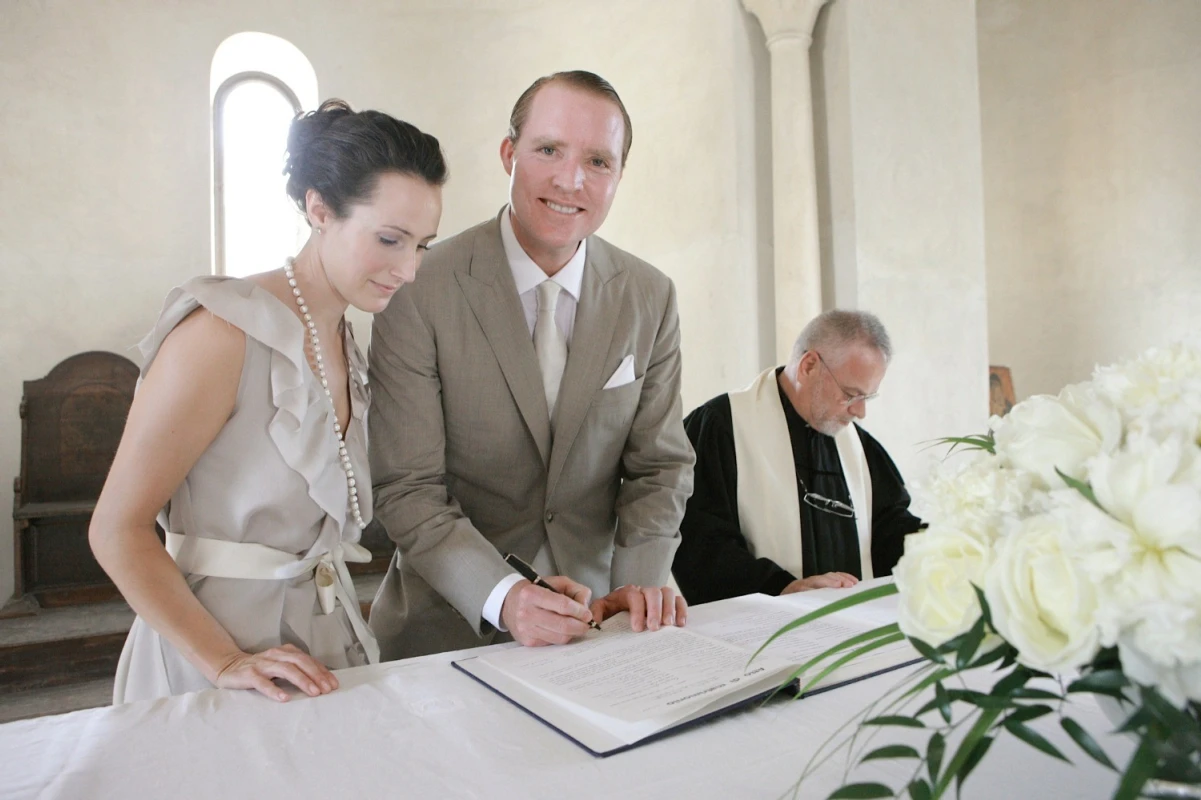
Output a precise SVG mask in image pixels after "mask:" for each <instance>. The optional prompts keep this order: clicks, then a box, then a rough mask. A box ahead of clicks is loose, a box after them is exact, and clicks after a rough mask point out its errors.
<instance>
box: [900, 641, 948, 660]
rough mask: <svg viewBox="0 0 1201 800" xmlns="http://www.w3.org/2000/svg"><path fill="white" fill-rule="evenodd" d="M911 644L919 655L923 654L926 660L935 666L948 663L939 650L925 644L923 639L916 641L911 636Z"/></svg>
mask: <svg viewBox="0 0 1201 800" xmlns="http://www.w3.org/2000/svg"><path fill="white" fill-rule="evenodd" d="M909 644H911V645H913V648H914V649H915V650H917V651H918V652H919V653H921V654H922V655H923V656H924V657H925V658H926V660H927V661H933V662H934V663H935V664H945V663H947V662H946V661H944V660H943V658H942V656H940V655H939V654H938V651H937V650H935V649H934V648H933V647H931V646H930V645H928V644H926V643H925V642H923V641H922V640H921V639H915V638H913V637H912V636H910V637H909Z"/></svg>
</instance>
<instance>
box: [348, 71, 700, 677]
mask: <svg viewBox="0 0 1201 800" xmlns="http://www.w3.org/2000/svg"><path fill="white" fill-rule="evenodd" d="M631 138H632V131H631V128H630V119H629V116H628V114H627V113H626V110H625V107H624V105H623V104H622V102H621V99H620V98H619V97H618V96H617V92H616V91H615V90H614V89H613V87H612V86H611V85H610V84H609V83H608V82H607V81H605V80H604V79H603V78H600V77H599V76H597V75H594V74H592V73H589V72H581V71H577V72H562V73H556V74H554V75H550V76H548V77H545V78H541V79H539V80H538V81H536V82H535V83H534V84H533V85H532V86H531V87H530V88H529V89H527V90H526V91H525V93H524V94H522V96H521V97H520V98H519V99H518V101H517V104H516V105H515V106H514V108H513V113H512V117H511V119H510V126H509V133H508V136H507V137H506V138H505V139H504V140H503V141H502V142H501V146H500V156H501V162H502V163H503V165H504V168H505V171H506V172H507V173H508V174H509V176H510V186H509V203H508V205H507V206H505V207H504V208H502V209H501V210H500V213H499V214H498V215H497V217H496V218H495V219H492V220H489V221H487V222H484V223H482V224H480V225H477V226H475V227H474V228H470V229H468V230H466V231H464V232H463V233H461V234H459V235H458V236H455V237H454V238H452V239H449V240H447V241H446V242H444V243H443V244H441V245H439V246H437V247H435V248H434V249H433V251H432V252H431V253H430V254H429V256H428V258H427V260H426V263H425V265H424V266H423V267H422V269H421V270H420V272H419V273H418V276H417V279H416V281H415V282H414V283H413V284H411V285H410V286H407V287H405V288H404V289H402V290H401V291H400V292H399V293H398V294H397V296H396V298H395V299H394V300H393V302H392V303H391V304H390V305H389V307H388V310H387V311H386V312H385V313H383V314H380V315H378V316H377V317H376V318H375V326H374V329H373V332H372V340H371V348H370V363H371V386H372V391H373V398H374V399H373V406H372V409H371V424H370V434H371V470H372V476H373V478H374V482H375V486H374V491H375V503H376V506H375V516H376V519H378V520H380V521H381V522H382V523H383V525H384V527H385V528H386V529H387V531H388V535H389V536H390V537H391V538H392V540H393V541H395V542H396V544H397V553H396V557H395V558H394V559H393V563H392V566H391V568H390V569H389V571H388V574H387V576H386V578H385V580H384V583H383V585H382V586H381V587H380V590H379V593H378V594H377V595H376V598H375V602H374V605H373V606H372V613H371V628H372V630H373V631H374V632H375V634H376V636H377V637H378V638H379V642H380V648H381V652H382V656H383V658H384V659H395V658H407V657H410V656H415V655H421V654H425V653H432V652H439V651H445V650H453V649H457V648H464V647H473V646H477V645H483V644H490V643H491V642H493V641H494V640H496V635H497V632H498V631H500V632H506V631H507V632H508V633H509V634H511V635H512V637H513V638H514V639H516V640H517V641H519V642H521V643H523V644H527V645H539V644H550V643H563V642H567V641H569V640H570V639H572V638H573V637H576V636H580V635H582V634H583V633H584V632H585V631H586V630H587V622H588V621H589V620H591V619H593V618H596V619H598V620H599V619H603V618H604V617H606V616H608V615H611V614H613V613H616V612H617V611H621V610H627V609H628V610H629V611H630V612H631V616H632V624H633V627H634V629H635V630H641V629H643V628H650V629H655V628H658V627H659V626H660V625H671V624H677V625H682V624H683V623H684V617H685V614H686V609H685V606H684V602H683V599H682V598H680V597H677V596H676V595H675V594H674V593H673V592H672V590H671V589H670V588H667V587H666V586H664V584H665V583H666V582H667V578H668V572H669V569H670V566H671V561H672V556H673V554H674V553H675V550H676V547H677V545H678V544H679V525H680V520H681V518H682V517H683V513H684V504H685V501H686V500H687V498H688V495H689V493H690V492H691V490H692V465H693V461H694V457H693V453H692V449H691V447H690V445H689V443H688V439H687V437H686V436H685V434H684V429H683V425H682V421H681V417H682V411H681V405H680V351H679V339H680V335H679V319H678V316H677V311H676V293H675V287H674V286H673V284H672V282H671V280H670V279H668V278H667V277H666V276H665V275H663V274H662V273H660V272H659V271H658V270H656V269H655V268H654V267H652V266H650V265H649V264H647V263H645V262H643V261H641V260H639V259H638V258H635V257H634V256H632V255H630V254H628V253H625V252H623V251H621V250H619V249H617V248H616V247H613V246H612V245H610V244H609V243H607V242H605V241H604V240H603V239H600V238H598V237H596V236H594V235H593V234H594V233H595V231H596V230H597V229H598V228H599V227H600V226H601V223H603V222H604V220H605V217H606V215H607V214H608V212H609V207H610V205H612V203H613V198H614V195H615V194H616V191H617V185H618V183H619V181H620V180H621V175H622V170H623V167H624V166H625V162H626V156H627V155H628V153H629V149H630V142H631ZM507 553H513V554H515V555H517V556H519V557H520V558H522V559H524V560H525V561H526V562H527V563H532V564H533V566H534V568H535V569H536V570H537V571H538V572H539V574H541V575H548V576H558V577H551V578H549V579H548V580H549V581H550V582H551V583H552V585H553V586H554V587H555V589H556V590H557V591H549V590H547V589H543V588H539V587H538V586H535V585H533V584H531V583H530V582H529V581H528V580H525V579H523V578H522V577H521V576H520V575H518V574H517V573H515V572H514V571H513V569H512V568H510V567H509V566H508V564H506V563H505V561H504V559H503V556H504V555H505V554H507ZM592 598H601V599H599V600H596V601H593V600H592Z"/></svg>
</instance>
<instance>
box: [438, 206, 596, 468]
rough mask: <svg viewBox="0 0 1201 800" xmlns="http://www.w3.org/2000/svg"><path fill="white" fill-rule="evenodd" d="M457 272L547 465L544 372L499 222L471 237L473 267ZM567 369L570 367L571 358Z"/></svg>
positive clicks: (548, 439) (549, 441)
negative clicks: (473, 246) (541, 368)
mask: <svg viewBox="0 0 1201 800" xmlns="http://www.w3.org/2000/svg"><path fill="white" fill-rule="evenodd" d="M506 208H507V207H506ZM501 213H504V211H503V210H502V212H501ZM457 277H458V280H459V286H460V287H461V288H462V290H463V294H464V296H465V297H466V298H467V303H468V304H469V305H470V306H471V310H472V313H474V314H475V318H476V320H478V321H479V323H480V327H481V328H483V330H484V337H485V338H486V339H487V340H488V344H489V346H491V348H492V353H493V354H494V355H495V356H496V363H497V364H499V365H500V369H501V372H502V373H504V376H505V382H506V383H507V384H508V385H509V393H510V394H512V395H513V400H514V402H516V404H517V408H518V410H519V411H520V412H521V417H522V419H524V420H525V424H526V427H527V428H528V429H529V431H530V435H531V436H533V437H534V441H535V442H536V443H537V445H538V452H539V453H540V454H541V455H542V463H543V464H546V463H547V462H548V461H549V460H550V454H551V450H550V443H551V436H550V415H549V413H548V412H547V410H546V395H545V393H544V392H543V390H542V372H541V370H539V369H538V357H537V356H536V355H535V354H534V343H533V340H532V339H531V338H530V331H529V328H528V327H527V325H526V321H525V311H524V310H523V309H522V307H521V299H520V298H519V297H518V296H517V284H515V283H514V282H513V273H512V271H511V270H510V269H509V262H508V259H507V258H506V257H505V250H504V246H503V245H502V244H501V240H500V223H499V221H493V223H492V224H490V225H487V226H485V227H483V228H481V229H480V232H479V233H478V234H477V235H476V237H475V248H474V251H473V252H472V256H471V266H470V268H469V269H468V271H467V272H460V273H458V275H457ZM577 330H578V328H577ZM567 368H568V370H570V369H571V362H570V359H569V360H568V365H567ZM564 377H565V380H566V376H564Z"/></svg>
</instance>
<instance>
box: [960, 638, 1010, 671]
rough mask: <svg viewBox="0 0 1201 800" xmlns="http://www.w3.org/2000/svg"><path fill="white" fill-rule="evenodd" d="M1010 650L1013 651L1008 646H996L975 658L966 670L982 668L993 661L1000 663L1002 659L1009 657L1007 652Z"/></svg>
mask: <svg viewBox="0 0 1201 800" xmlns="http://www.w3.org/2000/svg"><path fill="white" fill-rule="evenodd" d="M1011 650H1013V647H1012V646H1010V645H1008V644H1000V645H997V646H996V647H994V648H992V649H991V650H989V651H987V652H986V653H985V654H984V655H982V656H980V657H979V658H977V659H976V660H975V661H973V662H972V663H970V664H968V665H967V668H968V669H976V668H978V667H983V666H986V665H988V664H991V663H993V662H994V661H1000V660H1001V659H1002V658H1006V657H1007V656H1008V655H1009V652H1010V651H1011Z"/></svg>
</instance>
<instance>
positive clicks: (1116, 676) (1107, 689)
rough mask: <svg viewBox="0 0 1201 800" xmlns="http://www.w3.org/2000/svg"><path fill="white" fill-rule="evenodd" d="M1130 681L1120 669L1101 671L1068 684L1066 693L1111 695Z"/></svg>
mask: <svg viewBox="0 0 1201 800" xmlns="http://www.w3.org/2000/svg"><path fill="white" fill-rule="evenodd" d="M1129 683H1130V681H1129V680H1128V679H1127V678H1126V675H1125V673H1123V672H1122V671H1121V670H1120V669H1102V670H1096V671H1095V672H1090V673H1088V674H1087V675H1085V676H1083V677H1081V678H1077V679H1076V680H1074V681H1072V682H1071V683H1070V684H1068V693H1069V694H1072V693H1075V692H1091V693H1093V694H1108V695H1112V694H1113V693H1114V692H1115V691H1120V690H1121V689H1123V688H1125V687H1126V686H1127V685H1129Z"/></svg>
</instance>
